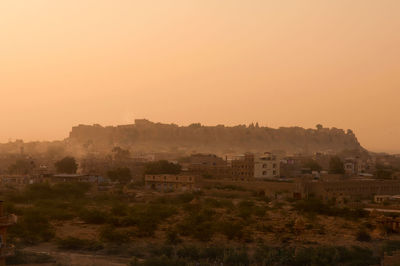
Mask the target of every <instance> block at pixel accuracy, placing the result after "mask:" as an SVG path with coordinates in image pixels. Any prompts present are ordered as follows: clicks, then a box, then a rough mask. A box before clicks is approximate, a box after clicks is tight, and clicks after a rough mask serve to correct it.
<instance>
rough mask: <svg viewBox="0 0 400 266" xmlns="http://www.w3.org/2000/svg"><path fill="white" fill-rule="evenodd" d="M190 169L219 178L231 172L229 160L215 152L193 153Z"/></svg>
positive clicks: (190, 158) (189, 164)
mask: <svg viewBox="0 0 400 266" xmlns="http://www.w3.org/2000/svg"><path fill="white" fill-rule="evenodd" d="M188 170H189V171H190V172H193V173H200V174H209V175H212V176H213V177H217V178H224V177H229V176H230V174H231V169H230V167H229V166H228V163H227V161H226V160H224V159H222V158H221V157H218V156H217V155H214V154H193V155H191V156H190V157H189V163H188Z"/></svg>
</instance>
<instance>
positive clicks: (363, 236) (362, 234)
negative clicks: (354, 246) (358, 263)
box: [356, 229, 371, 242]
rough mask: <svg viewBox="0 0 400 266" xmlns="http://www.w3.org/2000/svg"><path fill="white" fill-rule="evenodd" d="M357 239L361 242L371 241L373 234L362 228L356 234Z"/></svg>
mask: <svg viewBox="0 0 400 266" xmlns="http://www.w3.org/2000/svg"><path fill="white" fill-rule="evenodd" d="M356 239H357V241H361V242H369V241H371V236H370V235H369V234H368V232H367V231H365V229H360V230H359V231H358V232H357V234H356Z"/></svg>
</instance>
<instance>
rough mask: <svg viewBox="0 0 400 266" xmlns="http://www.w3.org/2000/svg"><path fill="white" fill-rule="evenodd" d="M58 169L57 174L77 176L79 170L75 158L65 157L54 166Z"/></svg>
mask: <svg viewBox="0 0 400 266" xmlns="http://www.w3.org/2000/svg"><path fill="white" fill-rule="evenodd" d="M54 166H55V167H56V170H57V173H62V174H75V173H76V170H78V164H77V163H76V161H75V158H74V157H68V156H67V157H65V158H64V159H61V160H60V161H58V162H56V163H55V164H54Z"/></svg>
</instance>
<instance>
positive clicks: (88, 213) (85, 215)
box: [79, 209, 109, 224]
mask: <svg viewBox="0 0 400 266" xmlns="http://www.w3.org/2000/svg"><path fill="white" fill-rule="evenodd" d="M79 216H80V218H81V219H82V220H83V221H84V222H85V223H89V224H104V223H106V222H107V219H108V217H109V215H108V213H107V212H105V211H101V210H98V209H92V210H83V211H81V213H80V214H79Z"/></svg>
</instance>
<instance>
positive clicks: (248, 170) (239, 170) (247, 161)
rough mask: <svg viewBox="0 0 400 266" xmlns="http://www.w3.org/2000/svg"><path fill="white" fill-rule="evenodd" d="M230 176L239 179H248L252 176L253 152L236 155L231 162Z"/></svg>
mask: <svg viewBox="0 0 400 266" xmlns="http://www.w3.org/2000/svg"><path fill="white" fill-rule="evenodd" d="M231 167H232V177H233V178H234V179H240V180H250V179H253V178H254V154H252V153H246V154H244V155H241V156H237V157H236V158H234V159H233V160H232V162H231Z"/></svg>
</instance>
